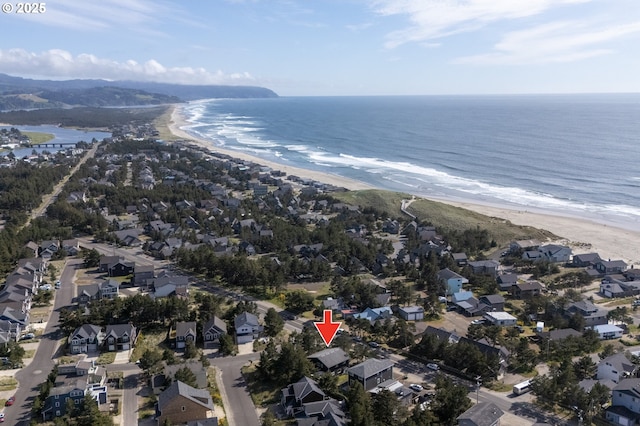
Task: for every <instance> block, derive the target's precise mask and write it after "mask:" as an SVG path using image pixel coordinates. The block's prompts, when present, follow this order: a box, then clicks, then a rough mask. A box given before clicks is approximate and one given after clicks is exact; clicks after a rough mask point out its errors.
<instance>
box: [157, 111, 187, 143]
mask: <svg viewBox="0 0 640 426" xmlns="http://www.w3.org/2000/svg"><path fill="white" fill-rule="evenodd" d="M172 113H173V107H172V106H170V107H167V109H166V110H165V112H163V113H162V114H160V116H158V118H156V119H155V120H154V122H153V125H154V126H155V128H156V130H157V131H158V138H160V139H162V140H164V141H176V140H181V139H182V138H180V137H178V136H176V135H174V134H173V133H172V132H171V130H170V129H169V123H170V122H171V115H172Z"/></svg>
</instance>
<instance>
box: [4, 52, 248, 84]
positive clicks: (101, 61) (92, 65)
mask: <svg viewBox="0 0 640 426" xmlns="http://www.w3.org/2000/svg"><path fill="white" fill-rule="evenodd" d="M0 72H3V73H7V74H12V75H20V76H31V77H46V78H55V79H70V78H92V79H94V78H95V79H105V80H135V81H155V82H161V83H178V84H256V83H257V81H256V79H255V78H254V77H253V76H252V75H251V74H249V73H248V72H237V73H231V74H226V73H224V72H222V71H220V70H218V71H216V72H214V73H212V72H209V71H207V70H206V69H204V68H192V67H167V66H164V65H162V64H161V63H159V62H158V61H156V60H154V59H150V60H148V61H146V62H142V63H140V62H138V61H135V60H133V59H130V60H127V61H124V62H118V61H114V60H112V59H105V58H99V57H97V56H95V55H92V54H87V53H82V54H79V55H77V56H74V55H72V54H71V53H70V52H68V51H65V50H60V49H51V50H47V51H44V52H40V53H34V52H28V51H26V50H24V49H9V50H2V49H0Z"/></svg>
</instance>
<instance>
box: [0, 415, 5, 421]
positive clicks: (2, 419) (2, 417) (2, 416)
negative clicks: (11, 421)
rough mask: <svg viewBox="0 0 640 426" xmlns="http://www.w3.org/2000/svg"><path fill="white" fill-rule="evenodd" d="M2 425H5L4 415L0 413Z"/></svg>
mask: <svg viewBox="0 0 640 426" xmlns="http://www.w3.org/2000/svg"><path fill="white" fill-rule="evenodd" d="M0 423H4V413H0Z"/></svg>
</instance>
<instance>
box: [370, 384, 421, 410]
mask: <svg viewBox="0 0 640 426" xmlns="http://www.w3.org/2000/svg"><path fill="white" fill-rule="evenodd" d="M382 391H387V392H391V393H392V394H394V395H395V396H396V399H397V400H398V402H400V404H401V405H404V406H407V405H409V404H411V402H412V401H413V397H414V392H413V391H412V390H411V388H408V387H406V386H405V385H403V384H402V383H401V382H399V381H398V380H394V379H389V380H385V381H384V382H382V383H380V384H379V385H378V386H376V387H375V388H373V389H371V390H370V391H369V393H371V394H377V393H380V392H382Z"/></svg>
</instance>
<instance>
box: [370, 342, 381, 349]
mask: <svg viewBox="0 0 640 426" xmlns="http://www.w3.org/2000/svg"><path fill="white" fill-rule="evenodd" d="M369 346H371V347H372V348H379V347H380V344H379V343H378V342H369Z"/></svg>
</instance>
